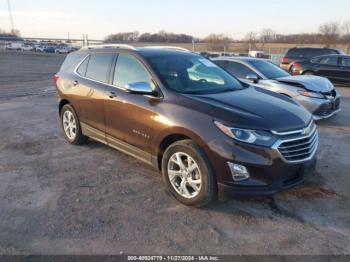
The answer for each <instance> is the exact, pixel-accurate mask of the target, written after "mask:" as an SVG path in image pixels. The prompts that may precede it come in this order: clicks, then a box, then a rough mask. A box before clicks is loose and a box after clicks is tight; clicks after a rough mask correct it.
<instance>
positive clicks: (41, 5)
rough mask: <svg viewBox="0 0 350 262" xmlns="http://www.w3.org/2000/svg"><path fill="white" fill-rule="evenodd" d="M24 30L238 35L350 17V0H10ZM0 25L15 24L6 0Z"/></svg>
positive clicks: (306, 27) (300, 28)
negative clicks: (9, 13)
mask: <svg viewBox="0 0 350 262" xmlns="http://www.w3.org/2000/svg"><path fill="white" fill-rule="evenodd" d="M10 1H11V5H12V11H13V16H14V22H15V27H16V28H17V29H19V30H20V31H21V33H22V35H23V36H32V37H67V33H68V32H69V33H70V35H71V37H79V38H81V37H82V34H83V33H87V34H89V38H90V39H93V38H94V39H102V38H104V37H105V36H106V35H107V34H110V33H116V32H126V31H135V30H137V31H140V32H158V31H159V30H166V31H171V32H175V33H187V34H191V35H194V36H197V37H203V36H205V35H208V34H209V33H212V32H214V33H224V34H227V35H229V36H231V37H233V38H236V39H239V38H242V37H244V36H245V35H246V34H247V33H248V32H249V31H256V32H259V31H260V30H261V29H263V28H272V29H273V30H275V31H276V32H278V33H282V34H288V33H301V32H316V31H317V29H318V26H319V25H320V24H321V23H324V22H329V21H338V22H342V21H345V20H350V0H293V1H284V0H265V1H262V0H260V1H259V0H244V1H240V0H215V1H214V0H187V1H186V0H172V1H166V0H129V1H126V0H123V1H120V0H99V1H98V0H84V1H83V0H56V1H51V0H35V1H28V0H10ZM0 29H5V30H9V29H10V22H9V17H8V11H7V4H6V0H0Z"/></svg>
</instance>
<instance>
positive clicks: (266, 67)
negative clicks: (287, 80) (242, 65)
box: [249, 60, 290, 79]
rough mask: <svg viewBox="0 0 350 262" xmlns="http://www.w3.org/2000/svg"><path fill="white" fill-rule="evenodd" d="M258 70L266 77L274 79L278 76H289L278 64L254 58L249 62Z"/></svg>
mask: <svg viewBox="0 0 350 262" xmlns="http://www.w3.org/2000/svg"><path fill="white" fill-rule="evenodd" d="M249 63H250V64H251V65H252V66H253V67H254V68H255V69H256V70H257V71H258V72H260V73H261V74H263V75H264V76H266V78H268V79H276V78H280V77H287V76H290V74H288V73H287V72H286V71H284V70H282V69H281V68H279V67H278V66H276V65H274V64H272V63H271V62H267V61H264V60H255V61H251V62H249Z"/></svg>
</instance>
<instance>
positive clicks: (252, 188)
mask: <svg viewBox="0 0 350 262" xmlns="http://www.w3.org/2000/svg"><path fill="white" fill-rule="evenodd" d="M55 81H56V86H57V91H58V95H59V113H60V117H61V124H62V129H63V133H64V136H65V139H66V140H67V141H68V142H69V143H71V144H82V143H84V142H85V141H86V140H87V138H88V137H89V138H91V139H94V140H97V141H100V142H102V143H104V144H107V145H109V146H111V147H114V148H116V149H118V150H121V151H122V152H125V153H127V154H130V155H132V156H134V157H136V158H137V159H139V160H142V161H144V162H146V163H148V164H151V165H153V166H154V167H156V168H157V169H159V170H160V171H161V173H162V174H163V177H164V181H165V184H166V186H167V188H168V189H169V191H170V192H171V193H172V194H173V195H174V196H175V197H176V198H177V199H178V200H179V201H181V202H182V203H184V204H186V205H194V206H202V205H204V204H207V203H208V202H210V201H211V200H213V199H214V198H216V197H217V196H219V197H220V198H227V197H231V196H236V195H237V196H241V195H249V196H251V195H253V196H256V195H271V194H274V193H276V192H278V191H281V190H285V189H287V188H290V187H293V186H295V185H297V184H300V183H301V182H302V181H303V180H304V178H305V177H306V175H307V174H310V173H312V172H311V171H312V170H313V169H314V167H315V162H316V160H315V154H316V150H317V146H318V133H317V128H316V126H315V124H314V123H313V121H312V116H311V115H310V113H308V112H307V111H306V110H305V109H304V108H303V107H301V106H300V105H298V104H297V103H295V102H293V100H291V99H289V98H287V97H284V96H281V95H279V94H276V93H272V92H270V91H267V90H263V89H260V88H257V87H251V86H248V85H246V84H244V83H241V82H240V81H238V80H237V79H235V78H234V77H232V76H231V75H229V74H228V73H226V72H225V71H224V70H223V69H221V68H219V67H218V66H216V65H215V64H213V63H212V62H211V61H210V60H207V59H205V58H203V57H202V56H200V55H197V54H194V53H191V52H189V51H186V50H183V49H177V48H170V47H162V48H161V47H159V48H138V49H136V48H133V47H131V46H123V45H119V46H107V47H106V46H105V47H98V48H97V47H90V48H83V49H82V50H80V51H77V52H74V53H71V54H70V55H68V56H67V58H66V60H65V62H64V63H63V65H62V67H61V70H60V72H59V73H57V75H56V76H55Z"/></svg>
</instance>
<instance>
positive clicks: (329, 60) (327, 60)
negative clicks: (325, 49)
mask: <svg viewBox="0 0 350 262" xmlns="http://www.w3.org/2000/svg"><path fill="white" fill-rule="evenodd" d="M320 64H322V65H338V57H336V56H329V57H324V58H322V59H321V60H320Z"/></svg>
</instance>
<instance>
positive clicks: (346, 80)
mask: <svg viewBox="0 0 350 262" xmlns="http://www.w3.org/2000/svg"><path fill="white" fill-rule="evenodd" d="M290 71H291V72H292V74H293V75H318V76H324V77H327V78H328V79H329V80H330V81H332V82H333V83H334V84H339V85H350V56H347V55H326V56H319V57H314V58H312V59H309V60H305V61H302V62H295V63H293V64H292V65H291V70H290Z"/></svg>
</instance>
